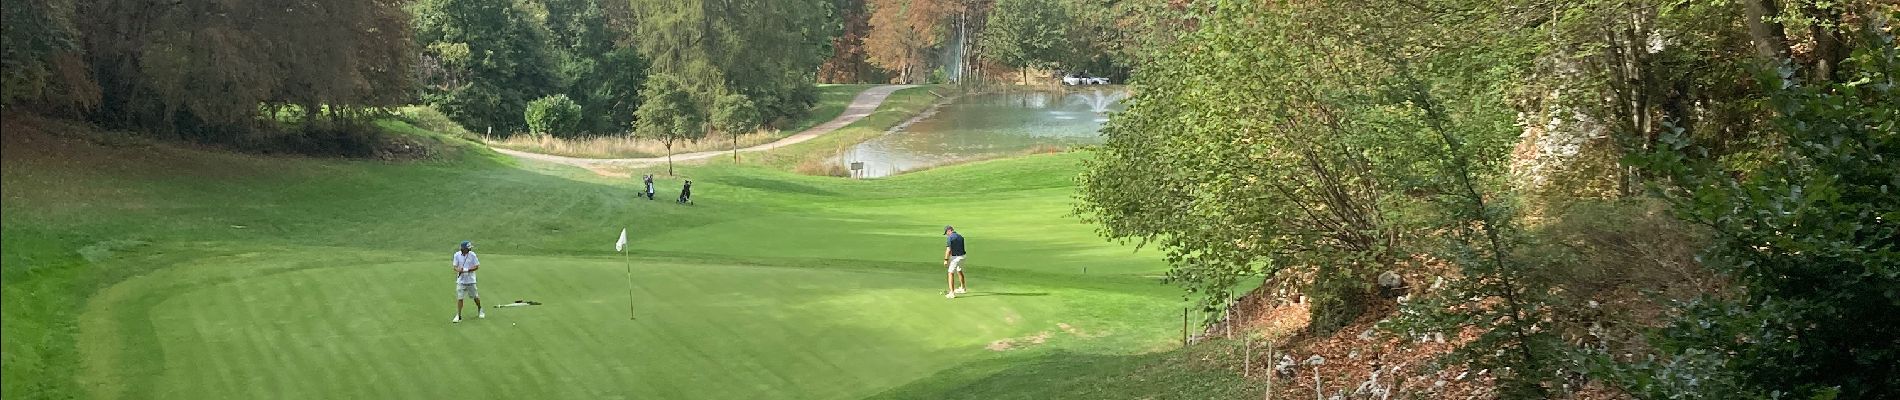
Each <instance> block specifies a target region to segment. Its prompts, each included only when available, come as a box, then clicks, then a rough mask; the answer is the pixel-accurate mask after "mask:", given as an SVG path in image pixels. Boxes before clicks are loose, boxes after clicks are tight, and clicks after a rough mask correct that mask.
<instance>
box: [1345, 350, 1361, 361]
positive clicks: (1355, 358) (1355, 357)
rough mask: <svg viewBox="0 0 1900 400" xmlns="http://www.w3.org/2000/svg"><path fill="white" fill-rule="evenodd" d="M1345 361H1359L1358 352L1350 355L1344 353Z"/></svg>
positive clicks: (1355, 351) (1354, 351)
mask: <svg viewBox="0 0 1900 400" xmlns="http://www.w3.org/2000/svg"><path fill="white" fill-rule="evenodd" d="M1346 359H1349V360H1357V359H1359V351H1358V350H1353V351H1352V352H1351V353H1346Z"/></svg>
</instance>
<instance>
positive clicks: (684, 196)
mask: <svg viewBox="0 0 1900 400" xmlns="http://www.w3.org/2000/svg"><path fill="white" fill-rule="evenodd" d="M679 203H680V204H692V203H693V180H691V179H687V180H686V184H685V185H684V186H680V200H679Z"/></svg>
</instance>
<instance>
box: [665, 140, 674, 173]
mask: <svg viewBox="0 0 1900 400" xmlns="http://www.w3.org/2000/svg"><path fill="white" fill-rule="evenodd" d="M666 176H673V139H671V138H669V139H666Z"/></svg>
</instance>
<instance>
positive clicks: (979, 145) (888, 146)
mask: <svg viewBox="0 0 1900 400" xmlns="http://www.w3.org/2000/svg"><path fill="white" fill-rule="evenodd" d="M1127 97H1128V92H1127V91H1126V90H1124V89H1122V88H1120V87H1113V88H1086V89H1073V90H1064V91H1025V92H1010V93H989V94H974V95H967V96H963V97H960V98H958V99H957V100H956V101H954V102H951V103H950V104H946V105H944V106H943V108H942V109H939V110H937V113H936V114H935V115H931V116H930V117H927V118H924V119H922V120H919V121H917V123H914V124H911V125H910V126H908V127H905V128H904V129H902V130H899V131H896V132H891V133H889V134H886V135H883V136H879V137H877V138H875V139H871V140H869V141H865V142H864V143H860V144H858V145H857V146H852V147H851V148H850V149H849V150H846V151H845V153H844V154H843V156H842V157H841V160H839V162H842V163H846V164H847V165H848V164H849V163H851V162H863V163H864V172H863V176H865V177H881V176H888V175H892V174H896V173H898V172H903V171H906V170H911V169H917V168H922V167H928V166H932V165H939V164H947V163H953V162H957V161H962V160H970V159H977V158H985V157H992V156H996V155H1006V154H1016V153H1021V152H1025V151H1029V150H1031V149H1034V148H1036V147H1039V146H1045V145H1052V146H1062V147H1068V146H1076V145H1084V144H1096V143H1101V142H1102V136H1101V134H1100V130H1101V128H1102V123H1104V122H1108V113H1110V112H1114V111H1118V110H1120V109H1121V107H1122V106H1121V101H1122V100H1123V99H1125V98H1127Z"/></svg>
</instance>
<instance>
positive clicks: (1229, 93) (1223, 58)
mask: <svg viewBox="0 0 1900 400" xmlns="http://www.w3.org/2000/svg"><path fill="white" fill-rule="evenodd" d="M1251 4H1252V3H1247V4H1246V5H1235V6H1233V7H1222V8H1220V10H1218V11H1217V12H1215V13H1213V15H1211V16H1209V20H1208V21H1204V25H1203V26H1202V27H1201V29H1200V30H1198V31H1196V32H1193V33H1189V34H1187V35H1186V37H1184V38H1183V39H1182V40H1181V41H1180V42H1177V43H1176V44H1174V45H1173V46H1174V47H1171V48H1170V49H1169V50H1168V51H1169V52H1171V53H1172V54H1176V55H1177V56H1175V57H1167V58H1158V59H1156V60H1155V62H1153V63H1150V64H1148V65H1146V66H1144V67H1143V68H1142V69H1141V70H1139V71H1138V72H1137V74H1136V78H1135V82H1136V84H1137V85H1140V87H1141V89H1140V90H1136V91H1134V94H1133V98H1132V100H1131V101H1130V102H1129V104H1130V105H1129V107H1128V109H1127V110H1125V111H1123V112H1120V113H1118V114H1117V115H1116V118H1114V119H1112V120H1110V121H1109V123H1108V125H1107V126H1106V127H1105V128H1104V129H1103V135H1104V136H1106V137H1107V142H1106V143H1104V144H1103V145H1102V146H1101V147H1100V148H1099V150H1098V151H1097V154H1096V156H1095V157H1094V158H1093V159H1091V160H1090V161H1088V162H1087V164H1086V165H1087V170H1086V171H1085V172H1084V173H1083V175H1082V177H1081V178H1080V181H1081V186H1082V187H1081V193H1080V197H1081V198H1080V200H1081V201H1080V202H1079V203H1078V205H1077V206H1076V207H1077V212H1078V214H1081V215H1083V216H1085V218H1086V219H1087V220H1089V221H1092V222H1095V223H1098V224H1100V232H1101V233H1102V234H1103V235H1104V236H1106V237H1108V238H1111V239H1116V240H1136V241H1139V242H1141V243H1143V244H1154V245H1156V246H1157V247H1159V248H1160V249H1162V250H1163V251H1165V252H1166V253H1167V259H1168V261H1169V264H1170V270H1169V272H1168V279H1169V280H1170V281H1171V282H1174V283H1176V284H1179V285H1182V286H1183V287H1184V288H1185V289H1187V291H1188V292H1190V293H1193V294H1195V295H1196V296H1197V297H1199V299H1200V300H1201V304H1203V305H1204V306H1206V307H1208V308H1210V309H1217V308H1219V307H1221V306H1222V305H1223V304H1225V303H1226V300H1228V299H1230V298H1232V295H1233V294H1232V293H1231V289H1232V288H1233V287H1234V285H1236V284H1238V283H1239V282H1241V281H1242V280H1244V279H1253V278H1254V277H1257V276H1260V274H1261V273H1263V272H1264V273H1266V274H1267V275H1268V276H1276V275H1277V276H1287V277H1289V278H1296V277H1303V278H1299V280H1301V281H1304V282H1307V284H1306V288H1307V289H1309V293H1311V294H1312V295H1313V296H1312V297H1313V298H1314V305H1313V313H1314V314H1313V323H1312V325H1311V327H1312V328H1311V329H1313V330H1314V331H1315V332H1318V333H1328V332H1330V331H1331V330H1333V329H1337V328H1339V327H1342V326H1344V325H1346V324H1347V323H1349V322H1351V321H1352V320H1353V319H1354V318H1356V317H1358V316H1359V315H1360V314H1361V313H1362V312H1363V311H1364V310H1365V309H1366V308H1367V305H1369V304H1370V303H1369V302H1370V301H1371V298H1372V293H1371V281H1372V279H1371V278H1372V275H1373V274H1375V273H1376V271H1378V270H1381V269H1383V268H1387V267H1389V266H1391V265H1392V264H1393V263H1395V262H1397V261H1399V260H1400V259H1401V258H1402V257H1401V255H1402V254H1405V252H1404V250H1405V249H1403V248H1401V247H1400V246H1401V245H1404V244H1406V242H1404V241H1402V240H1401V239H1403V238H1407V237H1409V236H1411V235H1413V234H1415V232H1416V230H1417V229H1418V228H1419V227H1418V226H1416V225H1415V224H1416V223H1417V222H1416V221H1414V219H1413V218H1410V217H1408V216H1407V215H1406V213H1407V211H1409V210H1408V208H1416V207H1420V205H1419V204H1417V202H1415V201H1412V200H1409V199H1408V197H1407V196H1406V195H1405V193H1407V191H1408V190H1410V189H1413V187H1411V186H1408V185H1414V184H1416V183H1415V182H1422V181H1424V180H1425V179H1424V178H1423V177H1421V176H1420V175H1421V174H1423V173H1424V171H1421V170H1420V169H1419V168H1418V166H1417V164H1418V163H1419V160H1428V159H1430V158H1429V154H1430V153H1431V151H1432V150H1433V149H1434V147H1430V146H1426V145H1420V144H1418V143H1420V140H1419V139H1418V138H1417V137H1415V136H1414V134H1413V133H1412V132H1415V131H1414V130H1411V129H1407V128H1409V127H1412V126H1416V123H1414V122H1410V121H1408V118H1406V115H1405V114H1404V113H1402V112H1398V111H1393V110H1390V109H1388V108H1384V107H1381V106H1380V105H1381V104H1382V103H1381V102H1382V101H1383V100H1382V99H1380V98H1378V97H1376V94H1377V93H1381V92H1382V88H1380V87H1379V86H1378V84H1379V83H1380V82H1381V80H1382V79H1383V75H1382V73H1383V72H1382V70H1381V68H1383V67H1381V66H1378V65H1377V63H1374V62H1370V61H1369V60H1372V59H1376V57H1374V56H1373V55H1372V54H1371V53H1369V52H1366V51H1364V50H1363V49H1360V48H1357V47H1356V46H1350V45H1349V44H1347V43H1344V42H1343V40H1342V39H1341V38H1338V37H1328V36H1326V35H1322V34H1319V33H1317V32H1311V31H1309V30H1308V29H1307V28H1306V27H1304V26H1301V25H1300V23H1301V22H1303V21H1305V20H1303V19H1302V18H1310V16H1309V15H1308V14H1299V13H1296V11H1300V12H1307V13H1311V11H1302V10H1297V8H1294V7H1287V8H1269V7H1267V6H1259V5H1251ZM1407 124H1409V125H1407Z"/></svg>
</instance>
